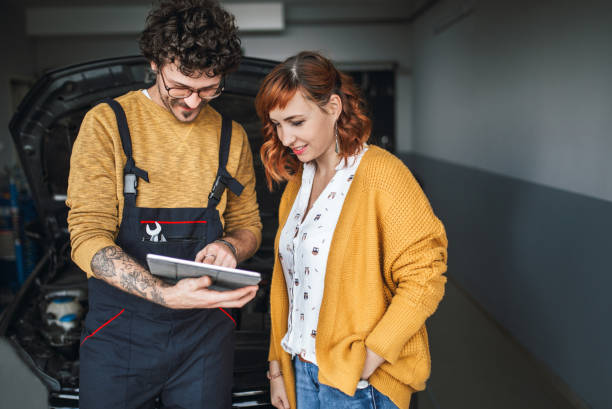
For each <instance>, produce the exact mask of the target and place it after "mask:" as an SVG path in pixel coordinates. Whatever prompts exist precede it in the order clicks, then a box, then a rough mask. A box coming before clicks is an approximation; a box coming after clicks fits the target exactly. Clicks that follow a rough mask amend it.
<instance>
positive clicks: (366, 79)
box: [344, 70, 396, 152]
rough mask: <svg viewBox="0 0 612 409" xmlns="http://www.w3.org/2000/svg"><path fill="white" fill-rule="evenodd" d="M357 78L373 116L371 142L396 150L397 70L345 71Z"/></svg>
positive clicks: (392, 150) (369, 112)
mask: <svg viewBox="0 0 612 409" xmlns="http://www.w3.org/2000/svg"><path fill="white" fill-rule="evenodd" d="M344 72H345V73H346V74H349V75H350V76H352V77H353V79H354V80H355V84H357V86H358V87H359V88H360V89H361V91H362V93H363V96H364V97H365V99H366V101H367V105H368V107H367V108H368V114H369V116H370V118H372V136H371V138H370V143H373V144H375V145H378V146H381V147H383V148H385V149H387V150H389V151H391V152H395V146H396V142H395V72H394V71H393V70H370V71H344Z"/></svg>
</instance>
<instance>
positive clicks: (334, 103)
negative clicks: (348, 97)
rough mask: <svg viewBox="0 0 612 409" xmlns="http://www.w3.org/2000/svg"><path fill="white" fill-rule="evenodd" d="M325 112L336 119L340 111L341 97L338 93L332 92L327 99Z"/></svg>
mask: <svg viewBox="0 0 612 409" xmlns="http://www.w3.org/2000/svg"><path fill="white" fill-rule="evenodd" d="M326 108H327V112H329V114H330V115H332V116H333V117H334V120H336V121H337V120H338V118H339V117H340V114H341V113H342V99H341V98H340V96H339V95H338V94H332V95H331V96H330V97H329V101H327V107H326Z"/></svg>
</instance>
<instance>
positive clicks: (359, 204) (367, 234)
mask: <svg viewBox="0 0 612 409" xmlns="http://www.w3.org/2000/svg"><path fill="white" fill-rule="evenodd" d="M300 184H301V172H300V173H298V174H297V175H296V176H295V177H294V178H293V179H292V180H290V181H289V182H288V184H287V186H286V188H285V191H284V193H283V196H282V199H281V202H280V209H279V230H278V233H277V235H276V240H275V252H276V255H277V256H276V260H275V263H274V271H273V274H272V283H271V294H270V310H271V332H270V352H269V360H270V361H272V360H278V361H280V364H281V369H282V371H283V378H284V382H285V388H286V389H287V394H288V396H289V401H290V404H291V407H292V408H296V399H295V377H294V373H293V367H292V363H291V356H290V355H289V354H287V353H286V352H285V351H284V350H283V348H282V347H281V345H280V342H281V339H282V338H283V336H284V335H285V334H286V332H287V317H288V306H289V300H288V296H287V287H286V284H285V279H284V276H283V271H282V267H281V264H280V262H279V259H278V241H279V233H280V231H281V230H282V228H283V226H284V224H285V222H286V220H287V217H288V215H289V212H290V210H291V207H292V205H293V202H294V200H295V198H296V196H297V193H298V191H299V189H300ZM446 247H447V240H446V234H445V231H444V226H443V225H442V223H441V222H440V220H438V218H437V217H436V216H435V215H434V213H433V211H432V209H431V207H430V205H429V202H428V200H427V198H426V197H425V195H424V193H423V191H422V190H421V188H420V186H419V185H418V183H417V182H416V180H415V179H414V177H413V176H412V174H411V173H410V171H409V170H408V168H406V166H405V165H404V164H403V163H402V162H401V161H400V160H399V159H398V158H396V157H395V156H393V155H391V154H390V153H389V152H387V151H385V150H383V149H381V148H378V147H376V146H370V148H369V149H368V151H367V152H366V153H365V155H364V157H363V159H362V161H361V163H360V165H359V168H358V170H357V172H356V174H355V178H354V180H353V182H352V185H351V187H350V190H349V192H348V194H347V197H346V200H345V202H344V206H343V208H342V212H341V213H340V217H339V219H338V224H337V226H336V230H335V231H334V235H333V239H332V243H331V250H330V254H329V258H328V261H327V271H326V275H325V292H324V294H323V301H322V303H321V310H320V314H319V323H318V327H317V338H316V355H317V363H318V365H319V381H320V382H321V383H323V384H325V385H329V386H332V387H335V388H337V389H339V390H341V391H342V392H344V393H346V394H348V395H353V394H354V393H355V390H356V387H357V382H358V381H359V377H360V374H361V371H362V368H363V365H364V361H365V356H366V347H368V348H370V349H371V350H372V351H374V352H376V353H377V354H378V355H380V356H381V357H383V358H384V359H385V361H386V362H384V363H383V364H382V365H381V366H380V367H379V368H378V369H377V370H376V371H375V372H374V373H373V374H372V376H371V377H370V379H369V381H370V383H371V384H372V385H373V386H374V387H375V388H376V389H378V390H379V391H380V392H382V393H383V394H384V395H386V396H388V397H389V398H390V399H391V400H392V401H393V402H394V403H395V404H396V405H397V406H398V407H400V408H408V405H409V403H410V396H411V394H412V393H413V392H414V391H416V390H422V389H424V388H425V381H426V380H427V378H428V377H429V373H430V369H431V359H430V355H429V344H428V341H427V331H426V329H425V320H426V319H427V317H429V316H430V315H431V314H432V313H433V312H434V311H435V310H436V308H437V306H438V303H439V302H440V300H441V298H442V296H443V294H444V284H445V282H446V278H445V277H444V276H443V275H442V274H443V273H444V272H445V271H446V259H447V253H446Z"/></svg>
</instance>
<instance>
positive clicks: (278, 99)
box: [255, 51, 372, 190]
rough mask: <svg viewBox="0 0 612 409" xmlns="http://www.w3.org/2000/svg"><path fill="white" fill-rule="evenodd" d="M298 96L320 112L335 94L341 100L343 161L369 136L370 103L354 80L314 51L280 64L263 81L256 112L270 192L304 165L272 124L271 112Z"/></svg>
mask: <svg viewBox="0 0 612 409" xmlns="http://www.w3.org/2000/svg"><path fill="white" fill-rule="evenodd" d="M296 92H301V93H302V95H303V96H304V98H306V99H309V100H311V101H313V102H314V103H316V104H317V105H318V106H319V107H320V108H321V109H323V107H324V106H325V105H326V104H327V103H328V102H329V98H330V97H331V96H332V95H334V94H336V95H338V96H339V97H340V99H341V100H342V112H341V113H340V116H339V117H338V121H337V126H338V145H339V148H340V153H339V155H340V156H341V157H342V158H343V159H347V158H348V157H350V156H352V155H355V154H356V153H358V152H359V151H360V150H361V148H362V146H363V144H364V143H365V142H366V141H367V140H368V138H369V137H370V131H371V129H372V121H371V120H370V118H368V116H367V115H366V113H365V112H366V108H365V106H366V104H365V100H364V99H363V97H362V96H361V93H360V91H359V89H358V88H357V86H356V85H355V83H354V82H353V79H352V78H351V77H350V76H348V75H346V74H344V73H342V72H340V71H338V70H337V69H336V67H334V65H333V64H332V62H331V61H330V60H328V59H327V58H325V57H323V56H322V55H321V54H319V53H316V52H313V51H302V52H301V53H299V54H297V55H294V56H293V57H289V58H288V59H287V60H285V61H284V62H282V63H280V64H279V65H277V66H276V67H274V69H273V70H272V71H271V72H270V73H269V74H268V75H267V76H266V77H265V78H264V80H263V83H262V85H261V87H260V88H259V92H258V93H257V97H256V98H255V109H256V110H257V115H258V116H259V119H261V122H262V134H263V139H264V143H263V145H262V146H261V149H260V152H259V153H260V155H261V161H262V162H263V166H264V169H265V172H266V179H267V183H268V188H269V189H270V190H272V189H273V186H274V184H275V183H281V182H284V181H287V180H289V179H291V177H292V176H293V175H294V174H295V173H296V172H297V171H298V170H299V168H300V165H301V164H300V161H299V160H298V159H297V158H296V157H295V156H294V155H293V154H292V153H291V151H290V149H288V148H286V147H285V146H283V144H282V143H281V142H280V139H279V138H278V136H277V134H276V129H275V128H274V125H273V124H272V122H271V121H270V111H272V110H274V109H276V108H280V109H283V108H285V107H286V106H287V104H288V103H289V101H290V100H291V98H293V96H294V95H295V93H296Z"/></svg>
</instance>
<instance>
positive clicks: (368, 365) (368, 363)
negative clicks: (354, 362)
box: [361, 347, 385, 380]
mask: <svg viewBox="0 0 612 409" xmlns="http://www.w3.org/2000/svg"><path fill="white" fill-rule="evenodd" d="M383 362H385V359H384V358H382V357H381V356H379V355H378V354H377V353H376V352H374V351H372V350H371V349H370V348H368V347H366V359H365V363H364V365H363V371H361V379H366V380H367V379H368V378H369V377H370V376H372V374H373V373H374V371H375V370H376V368H378V367H379V366H381V365H382V363H383Z"/></svg>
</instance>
